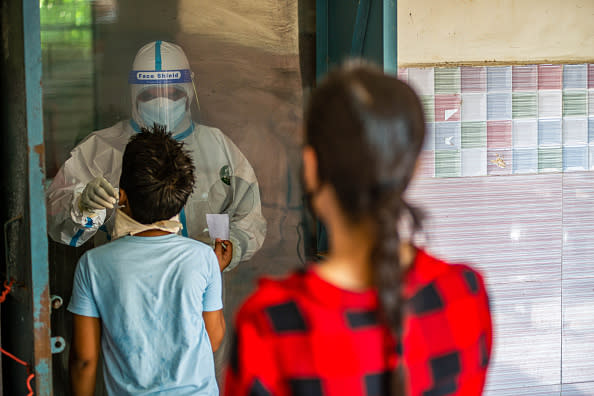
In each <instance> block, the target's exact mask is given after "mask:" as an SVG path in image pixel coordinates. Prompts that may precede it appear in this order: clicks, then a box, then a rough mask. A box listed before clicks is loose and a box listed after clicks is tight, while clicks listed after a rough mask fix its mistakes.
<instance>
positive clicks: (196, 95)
mask: <svg viewBox="0 0 594 396" xmlns="http://www.w3.org/2000/svg"><path fill="white" fill-rule="evenodd" d="M192 87H193V88H194V96H195V97H196V106H198V111H199V112H202V110H201V109H200V102H199V101H198V92H197V91H196V83H195V82H194V72H192Z"/></svg>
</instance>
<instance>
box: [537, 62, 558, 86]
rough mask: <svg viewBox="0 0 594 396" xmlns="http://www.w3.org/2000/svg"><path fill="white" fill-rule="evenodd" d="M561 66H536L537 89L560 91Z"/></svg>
mask: <svg viewBox="0 0 594 396" xmlns="http://www.w3.org/2000/svg"><path fill="white" fill-rule="evenodd" d="M562 85H563V65H538V89H561V87H562Z"/></svg>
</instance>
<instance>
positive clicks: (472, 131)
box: [461, 121, 487, 159]
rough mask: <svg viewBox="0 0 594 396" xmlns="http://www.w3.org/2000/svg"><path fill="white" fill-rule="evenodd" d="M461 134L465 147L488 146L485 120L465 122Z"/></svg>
mask: <svg viewBox="0 0 594 396" xmlns="http://www.w3.org/2000/svg"><path fill="white" fill-rule="evenodd" d="M461 134H462V148H463V149H469V148H487V123H486V122H485V121H482V122H480V121H479V122H463V123H462V131H461ZM485 159H486V158H485Z"/></svg>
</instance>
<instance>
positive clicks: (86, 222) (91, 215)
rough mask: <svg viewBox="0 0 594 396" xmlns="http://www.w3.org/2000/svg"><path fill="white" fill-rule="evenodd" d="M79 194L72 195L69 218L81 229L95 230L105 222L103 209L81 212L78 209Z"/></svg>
mask: <svg viewBox="0 0 594 396" xmlns="http://www.w3.org/2000/svg"><path fill="white" fill-rule="evenodd" d="M79 202H80V192H79V193H76V192H75V194H74V198H73V199H72V207H71V209H70V217H71V218H72V221H73V222H74V223H75V224H78V225H80V226H81V227H82V228H85V229H89V230H96V229H98V228H99V227H101V225H102V224H103V222H104V221H105V214H106V210H105V209H98V210H81V209H80V205H79Z"/></svg>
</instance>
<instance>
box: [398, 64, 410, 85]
mask: <svg viewBox="0 0 594 396" xmlns="http://www.w3.org/2000/svg"><path fill="white" fill-rule="evenodd" d="M398 79H399V80H402V81H404V82H405V83H407V82H408V69H407V68H405V67H399V68H398Z"/></svg>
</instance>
